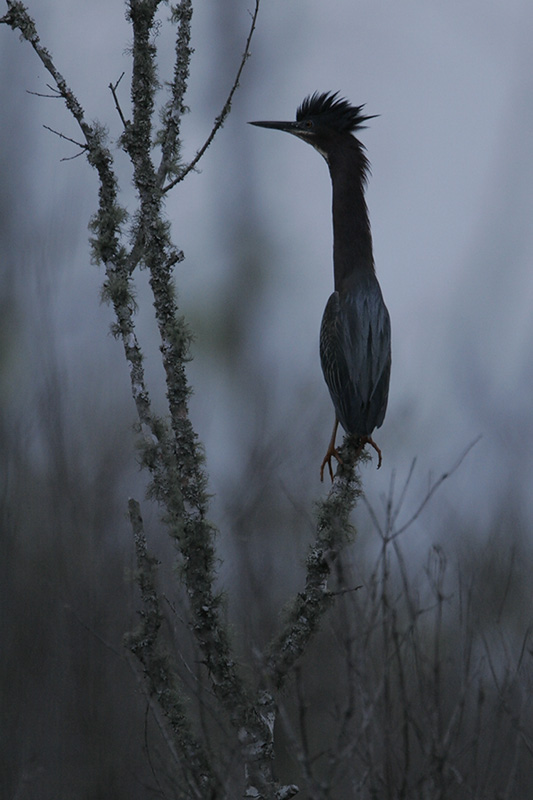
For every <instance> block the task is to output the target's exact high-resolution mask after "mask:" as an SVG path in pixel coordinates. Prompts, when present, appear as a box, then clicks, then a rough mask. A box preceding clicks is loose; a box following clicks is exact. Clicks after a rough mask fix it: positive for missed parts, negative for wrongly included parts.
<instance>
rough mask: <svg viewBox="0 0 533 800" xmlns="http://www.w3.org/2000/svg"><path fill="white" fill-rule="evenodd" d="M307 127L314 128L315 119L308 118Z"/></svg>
mask: <svg viewBox="0 0 533 800" xmlns="http://www.w3.org/2000/svg"><path fill="white" fill-rule="evenodd" d="M305 127H306V128H312V127H313V121H312V120H311V119H308V120H307V122H306V123H305Z"/></svg>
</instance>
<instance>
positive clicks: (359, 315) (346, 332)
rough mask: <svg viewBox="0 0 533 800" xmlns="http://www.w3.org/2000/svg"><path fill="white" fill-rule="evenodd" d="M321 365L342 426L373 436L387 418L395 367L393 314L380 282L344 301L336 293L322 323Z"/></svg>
mask: <svg viewBox="0 0 533 800" xmlns="http://www.w3.org/2000/svg"><path fill="white" fill-rule="evenodd" d="M372 277H373V276H372ZM320 360H321V363H322V371H323V373H324V378H325V381H326V384H327V386H328V389H329V392H330V395H331V399H332V401H333V405H334V407H335V412H336V414H337V418H338V420H339V422H340V423H341V425H342V427H343V428H344V429H345V430H346V431H347V432H348V433H351V434H354V435H358V436H370V435H371V434H372V431H373V430H374V428H379V427H380V426H381V424H382V422H383V419H384V417H385V411H386V408H387V400H388V393H389V378H390V368H391V334H390V319H389V313H388V311H387V308H386V306H385V303H384V302H383V297H382V295H381V289H380V288H379V284H378V282H377V280H376V279H375V278H373V280H366V281H364V282H360V283H359V284H357V285H356V286H355V288H354V289H353V290H351V291H349V292H347V293H346V294H344V295H343V296H341V295H340V294H339V292H333V294H332V295H331V297H330V298H329V300H328V303H327V305H326V309H325V311H324V316H323V318H322V326H321V330H320Z"/></svg>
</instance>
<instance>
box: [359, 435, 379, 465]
mask: <svg viewBox="0 0 533 800" xmlns="http://www.w3.org/2000/svg"><path fill="white" fill-rule="evenodd" d="M365 444H369V445H370V447H373V448H374V450H375V451H376V453H377V454H378V469H379V468H380V467H381V462H382V460H383V459H382V458H381V450H380V449H379V447H378V446H377V444H376V443H375V441H374V440H373V438H372V437H371V436H361V438H360V439H359V449H360V450H362V449H363V447H364V446H365Z"/></svg>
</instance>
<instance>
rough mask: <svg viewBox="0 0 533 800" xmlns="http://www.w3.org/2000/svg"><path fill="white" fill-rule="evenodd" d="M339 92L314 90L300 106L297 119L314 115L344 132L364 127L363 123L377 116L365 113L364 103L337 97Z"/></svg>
mask: <svg viewBox="0 0 533 800" xmlns="http://www.w3.org/2000/svg"><path fill="white" fill-rule="evenodd" d="M338 94H339V93H338V92H323V93H320V92H314V94H311V95H309V97H306V98H305V100H304V101H303V103H302V104H301V105H300V107H299V108H298V110H297V112H296V121H297V122H301V121H302V120H304V119H308V118H309V117H312V118H313V119H315V120H316V121H320V123H321V124H323V125H327V126H328V127H329V128H334V129H335V130H337V131H339V133H342V132H350V131H355V130H356V129H358V128H359V129H360V128H364V127H365V126H364V125H363V124H362V123H363V122H366V120H368V119H373V118H374V117H375V116H376V114H371V115H365V114H363V113H362V111H363V108H364V105H361V106H352V105H351V104H350V103H349V102H348V100H344V99H343V98H342V97H341V98H339V99H337V95H338Z"/></svg>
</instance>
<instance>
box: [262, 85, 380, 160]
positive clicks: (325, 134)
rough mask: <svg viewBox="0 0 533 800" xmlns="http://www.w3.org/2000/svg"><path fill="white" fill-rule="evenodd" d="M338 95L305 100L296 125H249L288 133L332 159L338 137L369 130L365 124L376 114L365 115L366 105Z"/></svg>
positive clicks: (327, 93) (321, 95) (330, 94)
mask: <svg viewBox="0 0 533 800" xmlns="http://www.w3.org/2000/svg"><path fill="white" fill-rule="evenodd" d="M338 94H339V93H338V92H324V93H323V94H320V93H319V92H315V93H314V94H312V95H309V97H306V98H305V100H304V101H303V103H302V104H301V106H300V107H299V108H298V110H297V112H296V120H295V121H294V122H292V121H291V122H269V121H259V122H250V125H258V126H259V127H260V128H273V129H274V130H278V131H286V132H287V133H292V134H293V136H297V137H298V138H299V139H302V140H303V141H304V142H308V144H311V145H313V147H314V148H316V150H318V152H319V153H320V154H321V155H323V156H324V158H325V159H326V161H328V160H329V154H330V152H331V149H332V147H333V146H334V144H335V142H336V141H338V137H339V136H346V135H349V134H351V133H353V132H354V131H356V130H360V129H361V128H364V127H366V126H365V125H364V124H363V123H365V122H366V121H367V120H369V119H373V118H374V117H375V116H377V115H376V114H372V115H366V114H363V108H364V106H352V105H351V104H350V103H349V102H348V101H347V100H344V99H342V98H338V97H337V95H338Z"/></svg>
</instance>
